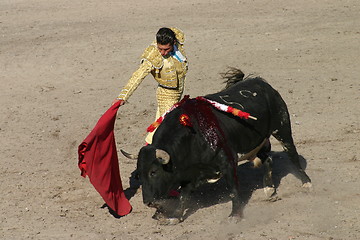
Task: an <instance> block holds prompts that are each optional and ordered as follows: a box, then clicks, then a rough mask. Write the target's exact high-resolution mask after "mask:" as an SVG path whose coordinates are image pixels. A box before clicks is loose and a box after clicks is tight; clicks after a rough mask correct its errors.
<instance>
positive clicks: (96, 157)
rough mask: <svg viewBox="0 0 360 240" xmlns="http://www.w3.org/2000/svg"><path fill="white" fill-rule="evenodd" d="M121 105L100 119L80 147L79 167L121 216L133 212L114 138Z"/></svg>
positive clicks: (114, 106) (111, 108) (118, 104)
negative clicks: (122, 179) (123, 186)
mask: <svg viewBox="0 0 360 240" xmlns="http://www.w3.org/2000/svg"><path fill="white" fill-rule="evenodd" d="M119 107H120V102H117V103H115V104H114V105H112V106H111V107H110V108H109V109H108V110H107V111H106V112H105V113H104V115H102V117H101V118H100V119H99V121H98V122H97V124H96V125H95V127H94V129H93V130H92V131H91V132H90V134H89V135H88V136H87V137H86V138H85V140H84V141H83V142H82V143H81V144H80V145H79V148H78V154H79V162H78V166H79V168H80V170H81V176H83V177H86V176H88V177H89V179H90V182H91V184H92V185H93V186H94V188H95V189H96V190H97V191H98V192H99V193H100V195H101V197H102V198H103V199H104V201H105V202H106V204H107V205H108V206H109V207H110V208H111V209H112V210H113V211H115V212H116V213H117V214H118V215H119V216H124V215H127V214H128V213H130V212H131V209H132V207H131V205H130V203H129V201H128V199H127V198H126V196H125V194H124V191H123V188H122V183H121V178H120V170H119V162H118V156H117V151H116V143H115V136H114V124H115V119H116V113H117V111H118V109H119Z"/></svg>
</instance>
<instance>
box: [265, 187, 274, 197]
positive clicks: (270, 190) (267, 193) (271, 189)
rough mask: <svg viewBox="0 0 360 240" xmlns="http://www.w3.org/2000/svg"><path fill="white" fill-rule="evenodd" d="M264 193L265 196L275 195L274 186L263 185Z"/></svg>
mask: <svg viewBox="0 0 360 240" xmlns="http://www.w3.org/2000/svg"><path fill="white" fill-rule="evenodd" d="M264 193H265V196H266V197H267V198H271V197H273V196H274V195H276V189H275V188H274V187H264Z"/></svg>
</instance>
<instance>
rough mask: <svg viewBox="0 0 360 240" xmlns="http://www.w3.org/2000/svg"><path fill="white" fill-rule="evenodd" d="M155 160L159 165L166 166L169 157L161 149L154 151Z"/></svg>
mask: <svg viewBox="0 0 360 240" xmlns="http://www.w3.org/2000/svg"><path fill="white" fill-rule="evenodd" d="M156 158H157V159H158V161H159V162H160V163H161V164H168V163H169V161H170V155H169V154H168V153H167V152H166V151H164V150H161V149H156Z"/></svg>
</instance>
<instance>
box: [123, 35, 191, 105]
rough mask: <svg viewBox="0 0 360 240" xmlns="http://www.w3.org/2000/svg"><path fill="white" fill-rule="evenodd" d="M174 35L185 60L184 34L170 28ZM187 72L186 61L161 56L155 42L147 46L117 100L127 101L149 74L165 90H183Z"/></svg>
mask: <svg viewBox="0 0 360 240" xmlns="http://www.w3.org/2000/svg"><path fill="white" fill-rule="evenodd" d="M171 30H173V32H174V33H175V36H176V39H177V43H176V46H177V48H178V50H179V51H180V52H181V54H182V55H183V56H184V57H185V58H186V56H185V52H184V49H183V44H184V40H185V38H184V33H183V32H182V31H181V30H179V29H177V28H171ZM186 72H187V60H186V59H185V61H183V62H180V61H179V60H177V59H176V58H174V57H172V56H166V57H163V56H161V53H160V51H159V50H158V48H157V44H156V41H154V42H153V43H152V44H151V45H150V46H148V47H147V48H146V49H145V51H144V53H143V54H142V55H141V64H140V66H139V68H138V69H137V70H136V71H135V72H134V73H133V74H132V76H131V78H130V79H129V81H128V83H127V84H126V85H125V87H124V88H123V89H122V90H121V92H120V94H119V96H118V99H121V100H124V101H126V100H128V98H129V97H130V96H131V95H132V93H133V92H134V91H135V90H136V89H137V87H138V86H139V85H140V83H141V82H142V81H143V80H144V78H145V77H146V76H147V75H148V74H149V73H151V74H152V75H153V77H154V79H155V80H156V81H157V82H158V83H159V86H161V87H163V88H167V89H174V90H176V89H178V90H180V89H181V92H182V90H183V87H184V86H183V85H184V79H185V75H186Z"/></svg>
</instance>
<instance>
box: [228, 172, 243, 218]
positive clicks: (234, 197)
mask: <svg viewBox="0 0 360 240" xmlns="http://www.w3.org/2000/svg"><path fill="white" fill-rule="evenodd" d="M226 182H227V184H228V186H229V189H230V190H231V193H230V198H231V201H232V210H231V214H230V216H229V217H234V218H237V219H241V218H243V217H244V207H245V204H246V202H247V200H246V198H245V196H243V194H242V192H241V190H240V185H239V180H238V178H237V174H236V167H235V166H230V167H229V168H228V171H227V174H226Z"/></svg>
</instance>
